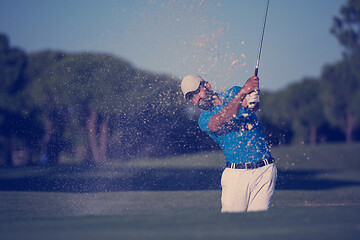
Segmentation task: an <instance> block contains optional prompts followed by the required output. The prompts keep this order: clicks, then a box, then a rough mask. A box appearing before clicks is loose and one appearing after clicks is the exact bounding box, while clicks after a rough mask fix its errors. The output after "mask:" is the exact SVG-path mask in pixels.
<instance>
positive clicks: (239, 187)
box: [221, 163, 277, 212]
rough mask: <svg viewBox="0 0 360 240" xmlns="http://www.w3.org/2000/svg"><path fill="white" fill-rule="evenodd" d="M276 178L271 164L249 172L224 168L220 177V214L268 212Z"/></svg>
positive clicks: (275, 172) (275, 170)
mask: <svg viewBox="0 0 360 240" xmlns="http://www.w3.org/2000/svg"><path fill="white" fill-rule="evenodd" d="M276 178H277V169H276V166H275V164H273V163H272V164H269V165H266V166H264V167H260V168H256V169H251V170H247V169H232V168H225V170H224V171H223V174H222V177H221V187H222V195H221V205H222V208H221V212H247V211H266V210H268V209H269V208H270V205H271V199H272V196H273V194H274V190H275V182H276Z"/></svg>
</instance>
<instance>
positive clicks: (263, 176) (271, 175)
mask: <svg viewBox="0 0 360 240" xmlns="http://www.w3.org/2000/svg"><path fill="white" fill-rule="evenodd" d="M257 174H258V176H254V177H256V178H257V179H254V182H255V184H254V185H253V188H252V190H251V193H250V201H249V207H248V211H266V210H268V209H269V208H270V206H271V200H272V197H273V195H274V191H275V183H276V178H277V169H276V166H275V165H274V164H270V165H268V166H265V167H262V168H259V169H257Z"/></svg>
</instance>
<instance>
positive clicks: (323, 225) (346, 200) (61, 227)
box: [0, 144, 360, 240]
mask: <svg viewBox="0 0 360 240" xmlns="http://www.w3.org/2000/svg"><path fill="white" fill-rule="evenodd" d="M272 152H273V155H274V157H275V158H276V159H277V166H278V168H279V179H278V180H279V181H278V185H277V187H278V189H277V190H276V192H275V195H274V199H273V207H272V208H271V210H270V211H268V212H253V213H238V214H221V213H220V195H221V190H220V188H219V187H217V186H218V185H216V184H218V182H219V181H220V179H219V176H220V174H221V169H222V167H223V156H222V154H221V153H220V152H211V153H201V154H193V155H183V156H177V157H170V158H162V159H141V160H137V161H134V162H126V163H121V164H119V163H109V164H108V165H106V166H98V167H91V166H90V167H89V166H87V167H82V166H72V165H65V166H59V167H41V166H33V167H27V168H9V169H7V168H2V169H0V190H1V191H0V236H1V239H186V238H188V239H264V238H266V239H302V240H303V239H326V240H328V239H358V236H359V233H360V174H359V173H360V170H359V167H360V166H359V165H360V164H359V160H358V159H359V157H358V156H360V145H359V144H353V145H338V144H332V145H319V146H316V147H312V146H286V147H277V148H273V150H272ZM199 175H200V177H198V176H199ZM89 179H90V180H89ZM114 179H115V180H116V181H114ZM129 179H131V180H129ZM127 180H129V181H130V182H131V183H126V184H125V183H124V182H126V181H127ZM143 181H146V182H144V183H143V186H142V187H141V188H137V186H133V185H134V184H139V183H142V182H143ZM193 181H195V182H193ZM179 182H180V183H183V184H179ZM209 182H210V185H207V184H208V183H209ZM29 183H30V184H29ZM165 183H166V184H165ZM32 184H33V185H37V186H36V187H34V188H31V185H32ZM79 184H80V185H82V186H78V185H79ZM94 185H95V186H94ZM113 185H116V186H115V187H114V186H113ZM198 185H199V186H200V187H197V186H198ZM153 186H156V188H155V189H153ZM171 186H175V187H176V188H179V189H180V190H172V189H171ZM208 186H210V187H212V189H210V190H208V189H206V187H208ZM201 187H204V188H205V189H200V188H201ZM27 188H29V189H27ZM142 188H143V189H142ZM163 188H164V189H165V190H164V189H163ZM184 189H185V190H184ZM186 189H188V190H186ZM189 189H190V190H189ZM78 190H82V192H78ZM86 190H88V191H86Z"/></svg>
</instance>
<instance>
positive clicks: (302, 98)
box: [284, 78, 325, 144]
mask: <svg viewBox="0 0 360 240" xmlns="http://www.w3.org/2000/svg"><path fill="white" fill-rule="evenodd" d="M319 90H320V89H319V80H317V79H312V78H306V79H303V80H302V81H301V82H299V83H294V84H291V85H290V86H288V87H287V88H286V89H285V90H284V94H285V99H284V105H285V111H286V112H287V114H288V116H289V117H290V118H291V125H292V130H293V132H294V136H293V138H294V141H295V142H299V143H310V144H315V143H316V141H317V132H318V128H319V127H320V126H321V125H323V124H324V123H325V117H324V113H323V106H322V103H321V101H320V97H319Z"/></svg>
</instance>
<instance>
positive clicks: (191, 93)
mask: <svg viewBox="0 0 360 240" xmlns="http://www.w3.org/2000/svg"><path fill="white" fill-rule="evenodd" d="M200 86H205V81H202V82H200V84H199V87H198V88H197V89H196V90H195V91H192V92H188V93H187V94H186V95H185V98H186V100H188V101H190V100H191V99H192V98H193V97H194V95H196V94H198V93H199V92H200Z"/></svg>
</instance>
